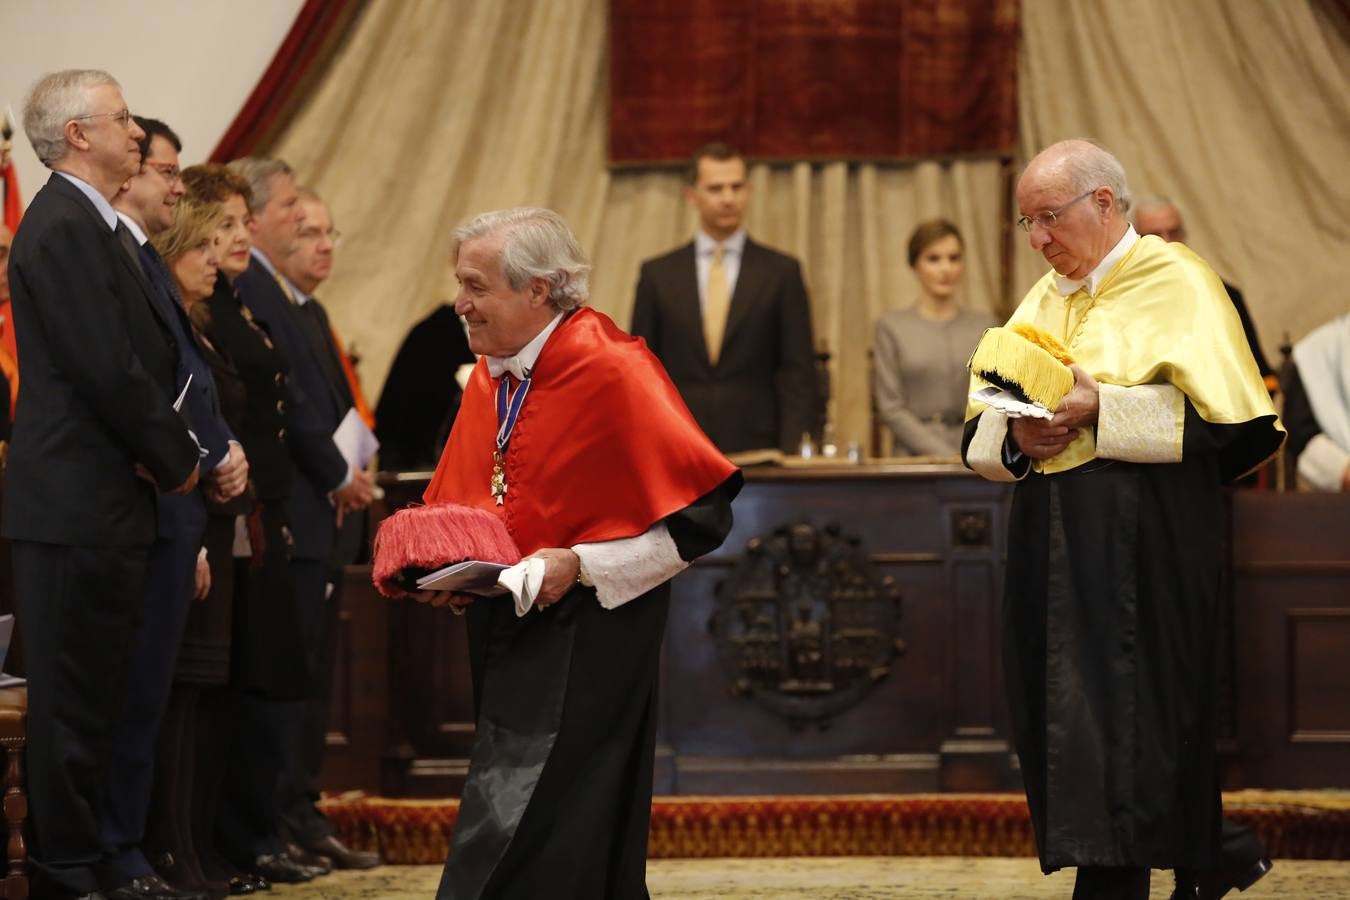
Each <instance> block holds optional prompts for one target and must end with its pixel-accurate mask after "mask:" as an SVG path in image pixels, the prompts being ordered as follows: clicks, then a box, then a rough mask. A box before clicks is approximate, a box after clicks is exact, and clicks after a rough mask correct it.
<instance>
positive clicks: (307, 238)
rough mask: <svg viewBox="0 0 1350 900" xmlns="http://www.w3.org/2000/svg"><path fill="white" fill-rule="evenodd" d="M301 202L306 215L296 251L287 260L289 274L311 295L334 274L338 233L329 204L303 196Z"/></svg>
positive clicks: (287, 273)
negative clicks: (334, 237)
mask: <svg viewBox="0 0 1350 900" xmlns="http://www.w3.org/2000/svg"><path fill="white" fill-rule="evenodd" d="M300 205H301V206H302V207H303V208H304V213H305V218H304V221H303V222H302V223H301V225H300V237H299V240H298V241H297V242H296V250H295V253H294V254H293V255H292V256H291V258H290V259H289V260H288V261H287V263H286V275H287V276H288V277H289V278H290V279H291V281H293V282H295V283H296V284H297V285H298V286H299V287H300V289H301V290H303V291H304V292H305V293H307V294H308V293H312V292H313V291H314V289H315V288H316V287H318V286H319V285H320V284H322V283H323V282H324V281H326V280H327V279H328V276H329V275H332V274H333V250H334V248H335V246H336V245H335V243H334V241H333V236H334V235H335V234H336V233H337V232H336V231H335V230H334V229H333V217H332V216H331V215H329V213H328V207H327V206H325V205H324V204H323V203H322V202H321V201H318V200H304V199H302V200H301V201H300Z"/></svg>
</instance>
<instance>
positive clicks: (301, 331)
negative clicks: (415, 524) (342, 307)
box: [235, 260, 350, 561]
mask: <svg viewBox="0 0 1350 900" xmlns="http://www.w3.org/2000/svg"><path fill="white" fill-rule="evenodd" d="M235 288H236V289H237V290H238V291H239V298H240V299H241V300H242V301H243V302H244V305H245V306H246V307H248V308H249V310H251V311H252V313H253V315H254V317H255V318H256V319H257V320H258V321H259V322H261V323H262V324H263V326H264V327H265V328H266V329H267V332H268V334H270V335H271V338H272V341H273V342H274V343H275V344H276V345H277V347H278V348H280V350H281V352H282V353H283V354H285V356H286V359H287V361H288V362H289V363H290V381H289V386H290V389H291V396H290V401H291V402H290V405H289V406H288V407H287V410H286V445H287V447H288V449H289V450H290V454H291V462H292V465H293V471H294V478H293V482H292V485H291V498H290V503H289V505H288V506H287V511H288V512H289V513H290V520H291V531H292V533H293V534H294V537H295V549H294V555H295V556H297V557H300V558H302V559H318V560H325V561H326V560H327V559H328V558H329V555H330V554H331V553H332V551H333V540H334V537H335V535H336V527H337V520H336V512H335V511H334V509H333V504H332V502H331V501H330V500H329V499H328V495H329V493H330V492H331V491H332V490H333V489H334V488H336V487H337V486H338V485H339V484H341V483H342V479H343V478H344V477H346V474H347V470H348V468H349V467H348V465H347V462H346V460H344V459H343V458H342V454H341V453H340V452H338V448H337V445H336V444H334V443H333V432H334V431H335V430H336V429H337V427H338V425H339V424H340V423H341V422H342V417H343V416H345V415H346V414H347V410H348V409H350V404H348V405H346V406H344V405H343V399H342V397H340V396H339V395H338V392H337V391H336V390H335V389H334V387H333V385H332V383H331V382H330V381H329V379H328V376H327V374H326V371H325V363H324V362H323V360H322V358H321V357H320V356H319V354H318V353H317V351H316V348H315V346H314V343H313V342H312V341H311V340H310V338H309V337H308V336H307V335H306V330H307V326H306V325H305V323H304V322H302V321H301V320H300V311H299V310H298V309H296V307H295V306H294V304H292V303H291V301H290V300H288V299H287V298H286V295H285V293H283V292H282V290H281V287H280V285H278V284H277V280H276V278H275V277H274V276H273V275H272V273H270V272H268V271H267V269H266V268H264V267H263V265H262V264H261V263H259V262H258V261H257V260H253V261H252V262H251V263H250V264H249V267H248V269H247V270H246V271H245V272H244V274H242V275H240V276H239V278H238V279H237V280H236V281H235Z"/></svg>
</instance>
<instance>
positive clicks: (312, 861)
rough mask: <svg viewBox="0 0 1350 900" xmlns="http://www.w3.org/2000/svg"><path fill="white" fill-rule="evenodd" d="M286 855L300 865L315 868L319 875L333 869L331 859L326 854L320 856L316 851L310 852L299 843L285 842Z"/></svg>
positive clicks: (326, 873) (328, 872)
mask: <svg viewBox="0 0 1350 900" xmlns="http://www.w3.org/2000/svg"><path fill="white" fill-rule="evenodd" d="M286 855H287V856H288V857H290V858H291V859H293V860H295V861H296V862H298V863H299V864H300V865H302V866H308V867H309V868H311V869H314V870H316V871H317V872H318V873H319V874H320V875H328V874H330V873H331V872H332V871H333V861H332V860H331V859H329V858H328V857H326V856H320V855H319V854H317V853H310V852H309V851H308V850H306V849H305V848H304V847H301V846H300V845H299V844H287V845H286Z"/></svg>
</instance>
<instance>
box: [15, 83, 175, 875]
mask: <svg viewBox="0 0 1350 900" xmlns="http://www.w3.org/2000/svg"><path fill="white" fill-rule="evenodd" d="M24 130H25V131H26V132H27V133H28V139H29V141H30V142H31V143H32V145H33V149H34V151H36V153H37V156H38V158H39V159H40V160H42V162H43V164H44V165H46V166H47V167H48V168H50V169H52V170H54V174H53V175H52V176H51V178H50V179H48V181H47V184H46V186H45V187H43V189H42V190H41V191H40V192H39V193H38V195H37V196H36V197H34V198H33V203H32V205H31V206H29V208H28V211H27V214H26V215H25V216H24V220H23V225H22V227H21V228H20V229H19V233H18V234H17V235H16V236H15V239H14V249H13V256H12V258H11V261H10V287H11V289H12V292H13V301H14V302H13V306H14V318H15V325H16V328H17V334H18V339H19V341H21V342H22V343H23V346H24V352H23V356H22V358H21V361H20V376H21V378H22V380H23V385H24V398H25V401H24V403H23V404H22V405H21V406H20V407H19V414H18V418H17V421H16V422H15V425H14V440H13V444H12V446H11V449H10V454H9V481H8V491H7V496H6V497H5V509H4V530H5V534H6V535H7V536H8V537H10V538H11V539H12V540H13V542H14V543H13V552H14V575H15V586H16V593H17V596H18V607H19V618H20V620H21V622H22V628H23V633H24V639H25V642H26V649H27V654H26V656H27V664H28V793H29V798H30V801H31V804H32V828H33V838H34V840H33V846H32V853H31V855H30V857H29V862H30V865H31V868H32V872H33V878H34V883H33V896H35V897H55V898H70V897H79V896H82V895H85V894H89V893H93V892H96V891H98V892H101V893H102V894H103V895H104V896H105V897H108V898H112V900H131V898H143V897H154V896H159V895H160V893H159V892H157V891H155V890H150V889H147V888H146V886H145V885H143V884H139V883H137V881H136V880H134V879H133V880H130V881H129V880H128V879H127V878H126V877H125V874H124V873H123V872H121V871H120V869H119V867H118V866H117V865H116V864H115V862H114V859H113V855H114V848H112V847H110V846H109V845H108V844H107V842H106V839H105V838H104V836H103V828H104V825H105V823H106V821H107V808H108V807H107V800H106V793H105V789H106V786H107V785H108V784H109V783H111V782H113V781H115V780H116V779H118V778H119V777H120V773H119V772H118V771H116V770H115V766H113V765H112V763H111V760H110V755H109V750H108V745H109V738H110V736H111V734H112V731H113V726H114V723H116V722H117V721H118V717H119V716H120V715H121V714H122V709H123V698H122V690H123V687H124V684H123V681H122V680H121V678H120V677H119V676H120V674H121V673H124V672H125V671H126V670H127V666H128V663H129V661H130V658H131V645H132V635H133V634H134V632H135V629H136V625H137V622H138V620H139V618H140V617H141V615H142V609H143V607H144V602H145V584H146V571H147V565H148V559H149V555H150V547H151V544H152V543H153V542H154V540H155V531H156V528H155V516H156V513H155V494H156V490H157V489H158V490H161V491H171V492H173V493H176V494H185V493H187V492H188V491H191V490H192V489H193V488H194V487H195V486H196V484H197V477H198V474H197V472H198V459H199V456H198V448H197V443H196V441H195V440H194V439H193V437H192V435H191V434H190V433H189V431H188V427H187V424H186V423H185V422H184V421H183V419H182V418H181V417H180V416H179V414H178V413H177V412H176V411H175V410H174V408H173V401H174V397H175V396H176V394H177V390H178V389H179V388H181V385H179V384H178V383H177V374H178V348H177V346H176V344H175V341H174V340H173V337H172V336H171V334H170V332H169V331H168V327H167V325H166V324H165V323H164V322H163V321H161V320H160V318H159V317H158V316H157V315H156V313H155V312H154V309H153V307H152V299H151V298H150V297H149V296H148V289H147V288H146V287H145V286H144V285H143V284H142V282H141V280H140V275H139V273H138V272H137V271H136V268H135V263H134V262H133V260H132V258H131V256H130V254H129V252H128V251H127V250H126V249H124V247H125V245H126V242H127V241H128V240H130V234H129V233H128V232H127V230H126V226H125V225H122V224H121V223H120V222H119V221H118V219H117V215H116V213H115V212H114V211H113V207H112V204H111V202H110V201H111V200H112V198H113V197H114V196H115V195H116V194H117V192H118V189H119V188H121V186H122V184H123V183H124V182H126V181H127V179H129V178H132V177H133V176H135V175H136V174H137V173H138V172H139V171H140V169H141V148H140V146H139V144H138V142H139V141H140V140H141V139H142V138H143V137H144V132H143V131H141V128H140V126H139V125H137V124H136V122H135V120H134V119H132V117H131V113H130V112H129V111H128V110H127V104H126V101H125V100H124V99H123V98H122V91H121V88H120V86H119V85H118V83H117V81H116V80H115V79H113V78H112V76H110V75H108V74H107V73H106V72H99V71H87V70H85V71H76V70H71V71H64V72H57V73H54V74H52V75H48V76H46V77H45V78H43V79H42V80H41V81H39V82H38V84H37V85H36V86H35V87H34V88H33V92H32V93H31V94H30V95H29V99H28V102H27V104H26V105H25V108H24Z"/></svg>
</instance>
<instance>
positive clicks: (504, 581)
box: [497, 556, 548, 616]
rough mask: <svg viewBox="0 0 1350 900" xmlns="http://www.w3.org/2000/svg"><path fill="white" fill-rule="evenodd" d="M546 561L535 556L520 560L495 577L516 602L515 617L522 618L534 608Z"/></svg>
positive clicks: (542, 581) (542, 583)
mask: <svg viewBox="0 0 1350 900" xmlns="http://www.w3.org/2000/svg"><path fill="white" fill-rule="evenodd" d="M547 568H548V561H547V560H545V559H543V558H541V557H537V556H532V557H530V558H529V559H522V560H521V561H520V562H518V563H516V564H515V565H514V566H511V567H509V568H506V569H502V571H501V572H500V573H499V574H498V575H497V583H498V584H499V585H501V586H502V587H504V588H506V589H507V590H508V591H510V592H511V596H512V597H514V598H515V600H516V615H517V616H523V615H525V614H526V613H527V612H529V611H530V607H531V606H534V598H535V597H537V596H539V589H540V588H542V587H543V586H544V571H545V570H546V569H547Z"/></svg>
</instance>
